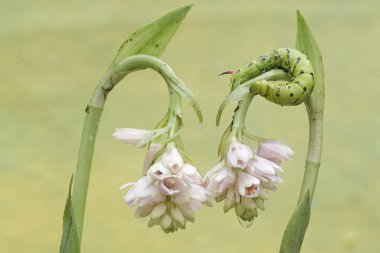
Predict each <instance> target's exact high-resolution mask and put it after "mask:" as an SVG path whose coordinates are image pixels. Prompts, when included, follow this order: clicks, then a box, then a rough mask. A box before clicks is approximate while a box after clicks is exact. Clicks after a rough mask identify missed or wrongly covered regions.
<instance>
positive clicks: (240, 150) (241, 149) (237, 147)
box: [226, 140, 253, 169]
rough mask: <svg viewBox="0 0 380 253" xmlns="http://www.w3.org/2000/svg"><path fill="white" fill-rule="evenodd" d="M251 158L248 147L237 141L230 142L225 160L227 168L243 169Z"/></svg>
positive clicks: (250, 151)
mask: <svg viewBox="0 0 380 253" xmlns="http://www.w3.org/2000/svg"><path fill="white" fill-rule="evenodd" d="M252 156H253V155H252V150H251V148H250V147H248V146H247V145H245V144H243V143H240V142H238V141H237V140H232V142H231V144H230V146H229V148H228V151H227V155H226V160H227V164H228V165H229V166H231V167H234V168H241V169H244V168H245V167H246V166H247V163H248V161H249V160H250V159H252Z"/></svg>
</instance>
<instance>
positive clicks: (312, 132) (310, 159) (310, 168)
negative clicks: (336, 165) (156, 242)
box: [298, 111, 323, 204]
mask: <svg viewBox="0 0 380 253" xmlns="http://www.w3.org/2000/svg"><path fill="white" fill-rule="evenodd" d="M308 116H309V146H308V152H307V157H306V164H305V173H304V177H303V182H302V187H301V191H300V195H299V197H298V204H300V203H301V201H302V200H303V199H305V195H306V194H307V192H309V193H310V199H313V195H314V190H315V186H316V184H317V178H318V171H319V166H320V164H321V156H322V139H323V113H313V112H310V111H308Z"/></svg>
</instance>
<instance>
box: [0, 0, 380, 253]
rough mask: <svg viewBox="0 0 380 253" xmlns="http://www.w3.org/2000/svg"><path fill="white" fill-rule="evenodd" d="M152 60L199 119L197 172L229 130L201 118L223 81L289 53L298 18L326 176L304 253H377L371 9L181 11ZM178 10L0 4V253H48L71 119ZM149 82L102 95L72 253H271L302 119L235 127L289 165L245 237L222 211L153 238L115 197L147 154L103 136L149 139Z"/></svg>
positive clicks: (306, 6)
mask: <svg viewBox="0 0 380 253" xmlns="http://www.w3.org/2000/svg"><path fill="white" fill-rule="evenodd" d="M194 2H195V5H194V7H193V9H192V10H191V11H190V13H189V14H188V16H187V18H186V19H185V21H184V22H183V24H182V26H181V27H180V30H179V32H178V33H177V34H176V35H175V37H174V38H173V41H172V42H171V43H170V44H169V46H168V48H167V50H166V52H165V53H164V55H163V59H164V60H165V61H167V62H168V63H169V64H170V65H172V66H173V67H174V69H175V71H176V72H177V74H178V75H179V76H180V77H181V78H182V79H183V80H184V81H185V82H186V83H187V85H188V87H189V88H190V89H191V90H192V91H193V93H194V94H195V96H196V98H197V99H198V101H199V103H200V105H201V106H202V108H203V112H204V116H205V122H204V124H203V125H200V124H199V123H197V122H196V117H195V114H194V113H193V112H192V111H191V108H190V107H189V106H188V105H185V129H184V131H183V138H184V140H185V145H186V147H187V151H188V153H189V154H190V156H191V157H192V158H193V160H194V161H195V164H196V166H197V167H198V168H199V170H200V171H201V172H202V173H205V172H206V171H207V170H208V169H209V168H211V167H212V166H213V165H214V164H215V163H216V162H217V157H216V148H217V143H218V139H219V137H220V136H221V133H222V131H223V130H224V128H225V127H226V125H227V123H228V122H229V121H230V116H231V112H232V110H233V107H232V106H230V107H228V108H227V110H226V113H225V114H224V115H223V118H222V123H221V126H222V127H220V128H216V127H215V124H214V118H215V114H216V111H217V108H218V106H219V104H220V102H221V101H222V99H223V97H224V96H225V95H226V94H227V92H228V87H227V83H228V78H227V77H218V76H217V74H218V73H220V72H223V71H225V70H228V69H231V68H232V69H233V68H235V67H237V66H239V65H241V64H243V63H245V62H247V61H249V60H250V59H253V58H255V57H257V56H259V55H261V54H263V53H265V52H266V51H268V50H271V49H273V48H277V47H293V46H294V43H295V32H296V19H295V12H296V9H300V10H301V11H302V13H303V14H304V16H305V18H306V20H307V21H308V23H309V25H310V27H311V29H312V31H313V33H314V35H315V37H316V39H317V41H318V43H319V45H320V48H321V51H322V53H323V57H324V64H325V77H326V114H325V140H324V152H323V163H322V167H321V171H320V177H319V184H318V186H317V190H316V195H315V200H314V202H313V208H312V212H313V213H312V219H311V223H310V227H309V230H308V232H307V235H306V238H305V242H304V247H303V252H307V253H314V252H334V253H335V252H349V253H351V252H380V246H379V244H380V243H379V235H380V217H379V215H380V203H379V195H380V187H379V177H380V172H379V169H380V167H379V157H378V155H379V150H380V143H379V136H378V130H379V129H380V124H379V123H380V119H379V110H378V108H379V102H378V98H379V94H380V69H379V60H380V51H379V43H380V29H379V24H380V4H379V1H377V0H372V1H343V0H342V1H327V0H324V1H265V2H264V1H194ZM187 3H189V2H188V1H153V0H151V1H143V0H141V1H122V0H91V1H89V0H88V1H74V0H66V1H48V0H39V1H28V0H23V1H12V0H1V1H0V83H1V92H0V118H1V132H0V189H1V191H0V217H1V218H0V252H2V253H11V252H38V253H43V252H47V253H50V252H57V251H58V248H59V242H60V236H61V226H62V214H63V208H64V204H65V201H66V195H67V190H68V183H69V179H70V176H71V173H72V172H73V171H74V167H75V163H76V157H77V150H78V145H79V138H80V134H81V128H82V125H83V120H84V115H85V114H84V108H85V105H86V103H87V101H88V99H89V96H90V94H91V93H92V90H93V88H94V86H95V85H96V83H97V81H98V80H99V78H100V77H101V75H102V74H103V73H104V71H105V70H106V68H107V67H108V64H109V63H110V61H111V60H112V58H113V57H114V55H115V52H116V50H117V49H118V47H119V45H120V44H121V42H122V41H123V40H124V39H125V38H126V37H127V36H128V35H129V34H130V33H131V32H132V31H133V30H134V29H136V28H137V27H139V26H141V25H143V24H145V23H147V22H149V21H151V20H154V19H156V18H158V17H160V16H161V15H163V14H164V13H166V12H168V11H170V10H172V9H175V8H177V7H180V6H182V5H184V4H187ZM166 93H167V91H166V88H165V85H164V82H163V81H162V80H161V79H160V78H159V77H158V75H157V74H156V73H153V72H152V71H141V72H139V73H135V74H133V75H131V76H128V77H127V78H126V79H125V80H124V81H122V83H121V84H120V85H118V87H117V88H116V89H115V90H114V92H112V94H111V95H110V96H109V101H108V102H107V104H106V108H105V112H104V115H103V118H102V121H101V125H100V130H99V135H98V140H97V143H96V152H95V158H94V163H93V171H92V172H93V173H92V175H91V182H90V188H89V195H88V205H87V213H86V214H87V216H86V221H85V229H84V237H83V247H82V248H83V252H136V253H137V252H179V253H189V252H206V253H213V252H218V253H223V252H276V251H277V250H278V248H279V244H280V240H281V237H282V234H283V231H284V228H285V225H286V223H287V221H288V218H289V217H290V215H291V212H292V210H293V208H294V206H295V204H296V200H297V195H298V191H299V187H300V183H301V178H302V174H303V165H304V159H305V154H306V146H307V133H308V129H307V119H306V113H305V108H304V106H298V107H292V108H289V107H283V108H280V107H279V106H277V105H274V104H270V103H267V102H266V101H265V100H264V99H262V98H258V99H257V100H254V102H253V106H252V108H251V111H250V112H249V120H248V126H249V129H250V130H251V131H252V132H255V133H256V134H259V135H262V136H265V137H273V138H279V139H281V140H282V141H283V142H285V143H287V144H288V145H290V146H291V147H293V149H294V150H295V151H296V154H295V155H294V157H293V159H292V160H291V161H290V162H288V163H286V164H285V169H286V173H284V174H283V178H284V179H285V183H284V184H282V185H281V186H280V189H279V191H278V192H277V193H275V194H272V196H271V199H270V200H269V201H268V202H266V207H267V210H266V211H265V212H261V213H260V214H259V218H258V219H257V220H256V221H255V222H254V224H253V226H252V227H251V228H249V229H244V228H242V227H241V226H240V225H239V223H238V221H237V219H236V217H235V214H234V213H233V212H230V213H228V214H223V211H222V208H221V205H220V204H217V205H216V207H215V208H204V209H203V210H201V211H200V212H198V213H197V214H196V223H195V224H189V225H188V227H187V229H186V230H185V231H179V232H177V233H175V234H169V235H167V234H164V233H163V232H162V231H161V230H160V229H159V228H158V227H155V228H153V229H149V228H147V226H146V222H147V220H146V219H135V218H134V214H133V212H134V210H133V209H129V208H127V207H126V205H125V203H124V202H123V200H122V195H123V192H120V191H118V188H119V186H120V185H122V184H124V183H125V182H129V181H136V180H137V179H138V178H139V176H140V167H141V164H142V161H143V158H144V153H145V151H142V150H134V149H133V148H132V147H129V146H127V145H124V144H121V143H117V142H115V141H114V140H113V139H112V138H111V134H112V132H113V130H114V128H117V127H136V128H150V127H153V125H154V124H155V123H156V121H157V120H159V118H160V117H161V115H163V113H164V111H165V110H166V108H165V107H166V104H167V94H166Z"/></svg>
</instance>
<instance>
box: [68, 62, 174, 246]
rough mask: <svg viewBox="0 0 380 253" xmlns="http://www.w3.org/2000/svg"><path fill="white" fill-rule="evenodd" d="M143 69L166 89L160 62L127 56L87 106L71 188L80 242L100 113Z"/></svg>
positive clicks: (166, 71) (168, 79)
mask: <svg viewBox="0 0 380 253" xmlns="http://www.w3.org/2000/svg"><path fill="white" fill-rule="evenodd" d="M145 68H150V69H153V70H155V71H157V72H158V73H159V74H160V75H161V76H162V77H163V78H164V79H165V80H166V82H167V83H168V85H169V83H170V82H171V80H172V77H171V76H170V73H171V69H170V67H169V66H168V65H167V64H166V63H165V62H163V61H161V60H160V59H158V58H156V57H153V56H148V55H134V56H130V57H128V58H126V59H125V60H124V61H122V62H121V63H119V65H117V66H116V67H115V68H111V69H110V70H109V71H107V73H106V74H105V75H104V77H103V78H102V79H101V81H100V83H99V85H98V86H97V88H96V89H95V91H94V93H93V95H92V97H91V99H90V102H89V104H88V105H87V108H86V120H85V122H84V126H83V132H82V137H81V143H80V148H79V154H78V161H77V168H76V172H75V176H74V185H73V189H72V193H71V194H72V196H71V201H72V210H73V220H74V223H75V226H76V230H77V233H78V240H79V242H80V241H81V238H82V231H83V220H84V213H85V207H86V197H87V190H88V184H89V180H90V172H91V163H92V158H93V154H94V145H95V140H96V135H97V131H98V125H99V120H100V117H101V115H102V112H103V107H104V104H105V101H106V99H107V95H108V93H109V92H110V91H111V90H112V89H113V88H114V87H115V85H116V84H117V83H118V82H119V81H120V80H121V79H123V78H124V77H125V76H126V75H127V74H129V73H131V72H133V71H136V70H140V69H145Z"/></svg>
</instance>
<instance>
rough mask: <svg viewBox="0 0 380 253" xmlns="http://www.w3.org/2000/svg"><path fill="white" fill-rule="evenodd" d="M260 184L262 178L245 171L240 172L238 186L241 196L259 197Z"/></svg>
mask: <svg viewBox="0 0 380 253" xmlns="http://www.w3.org/2000/svg"><path fill="white" fill-rule="evenodd" d="M259 185H260V180H259V179H258V178H257V177H255V176H252V175H250V174H247V173H244V172H240V173H239V176H238V181H237V186H238V189H239V194H240V196H244V197H251V198H253V197H257V196H258V195H259V189H258V186H259Z"/></svg>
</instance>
